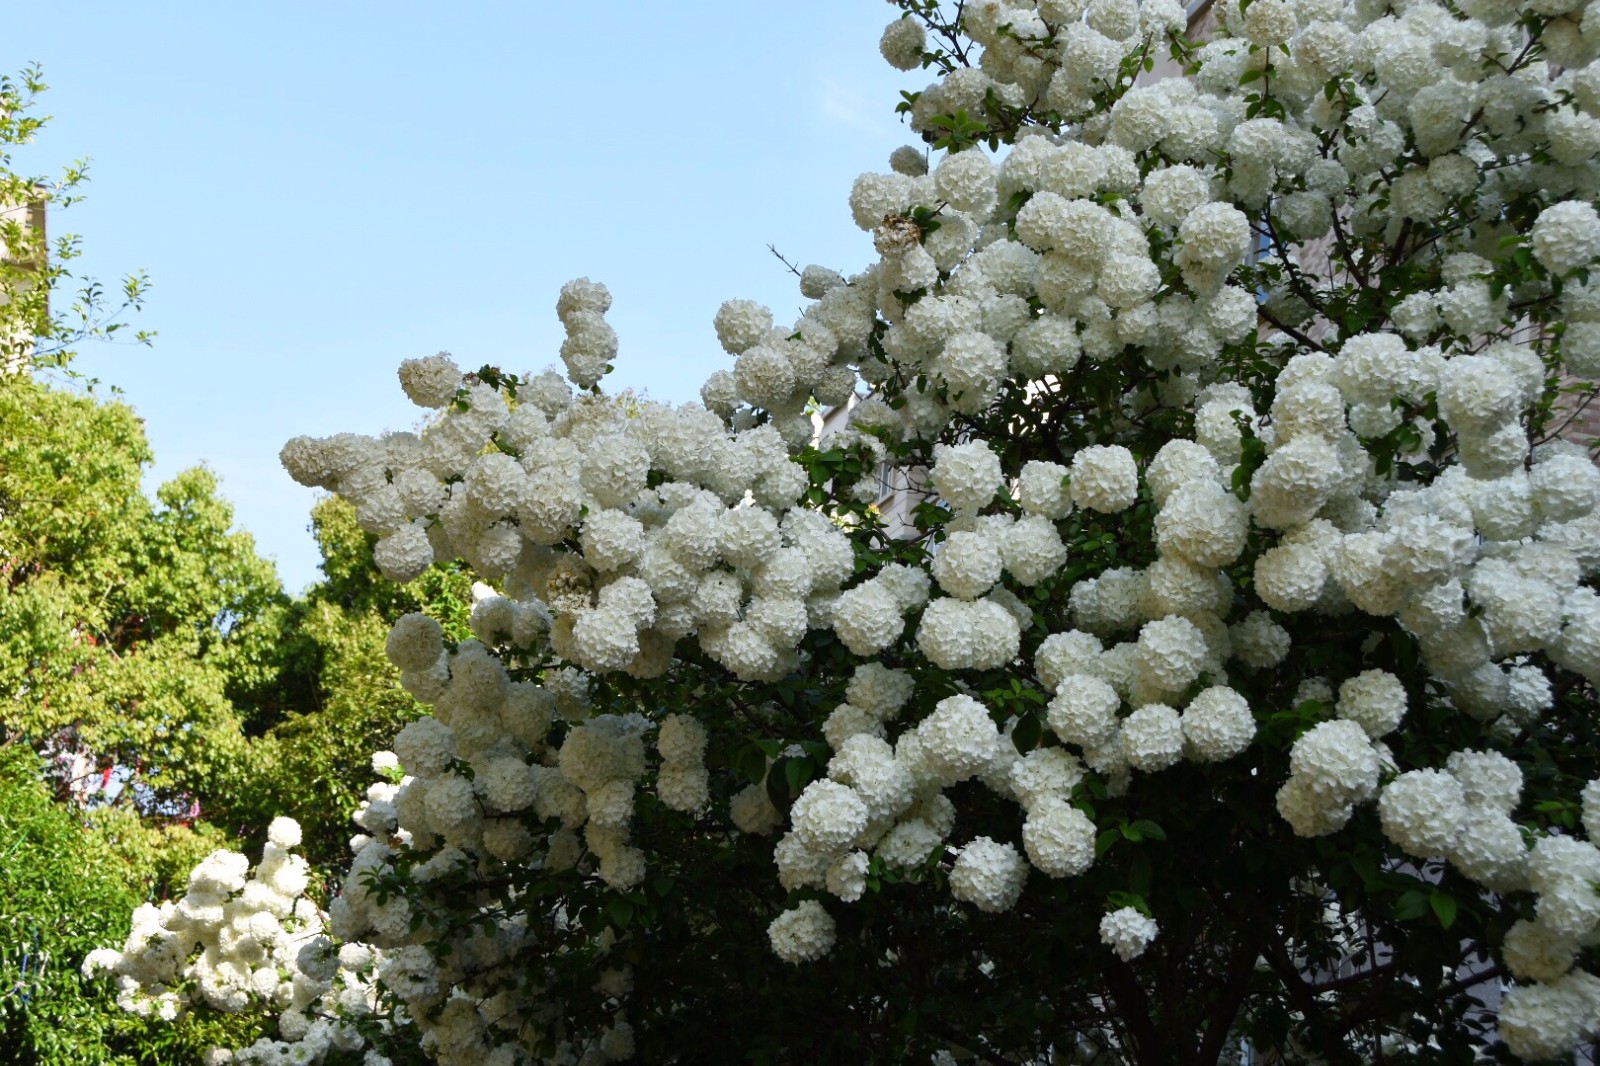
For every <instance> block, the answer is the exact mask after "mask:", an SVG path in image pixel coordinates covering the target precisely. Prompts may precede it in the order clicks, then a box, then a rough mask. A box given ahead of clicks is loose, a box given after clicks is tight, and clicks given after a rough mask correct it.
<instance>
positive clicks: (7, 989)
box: [0, 744, 244, 1066]
mask: <svg viewBox="0 0 1600 1066" xmlns="http://www.w3.org/2000/svg"><path fill="white" fill-rule="evenodd" d="M40 778H41V767H40V765H39V761H38V759H37V757H36V756H35V755H34V754H33V753H32V752H31V751H29V750H28V749H27V748H26V747H24V746H21V745H17V744H5V745H0V900H4V901H5V906H4V910H3V914H0V925H3V936H0V939H3V941H4V943H3V947H0V989H3V992H0V1058H4V1060H5V1061H7V1062H16V1063H24V1062H26V1063H37V1064H39V1066H67V1064H74V1066H75V1064H81V1063H86V1062H93V1063H108V1064H109V1063H119V1064H132V1063H147V1062H162V1063H179V1064H181V1063H198V1062H199V1061H200V1058H201V1055H202V1054H203V1053H204V1052H205V1051H206V1050H207V1049H208V1048H210V1047H212V1046H215V1045H216V1044H217V1043H219V1042H225V1041H236V1040H238V1039H239V1036H240V1034H241V1032H243V1031H244V1026H242V1025H241V1023H240V1020H239V1019H234V1018H223V1019H215V1018H212V1019H200V1018H196V1019H193V1020H190V1021H187V1022H185V1023H184V1024H182V1025H178V1026H174V1025H171V1024H163V1025H162V1026H160V1028H159V1029H157V1028H154V1027H152V1026H150V1025H149V1024H148V1023H146V1022H143V1021H141V1020H138V1019H133V1018H131V1017H130V1016H129V1015H127V1014H126V1013H124V1012H123V1011H121V1010H119V1009H117V1007H116V1006H115V1005H114V1004H113V1003H112V1002H110V1000H109V998H108V997H107V996H105V995H104V994H103V992H102V990H99V989H95V988H93V987H90V986H87V984H86V982H85V981H84V979H83V978H82V977H81V976H80V974H79V972H78V971H79V966H80V965H81V964H82V962H83V959H84V956H85V955H87V954H88V952H89V951H90V950H91V949H92V948H94V947H95V946H96V945H98V944H101V943H103V942H105V941H106V940H107V939H111V938H115V937H116V936H117V935H118V930H119V929H125V928H126V925H127V920H128V917H127V916H128V914H129V912H131V911H132V909H133V907H134V905H135V904H136V903H138V902H139V901H140V900H142V899H143V898H145V897H146V896H147V895H148V894H150V893H152V892H158V893H165V892H166V891H169V890H170V889H171V888H172V887H173V886H174V884H182V882H183V881H184V880H186V879H187V877H188V870H189V868H190V867H192V866H193V864H194V863H195V862H196V861H198V859H199V858H200V856H201V855H203V854H204V853H205V852H207V851H209V850H211V849H212V848H214V847H215V846H216V845H217V844H218V838H217V836H216V834H214V833H204V832H196V831H193V830H189V829H186V828H182V827H176V826H174V827H166V828H153V827H151V826H149V825H147V824H145V823H144V822H142V821H141V820H140V819H138V818H137V817H136V816H130V815H129V814H128V812H124V811H116V812H113V811H96V812H93V813H92V814H91V815H89V816H87V817H86V816H85V815H83V814H81V813H78V812H74V811H72V810H70V809H67V808H64V807H62V806H61V805H60V804H58V803H56V802H55V801H54V799H53V798H52V797H51V795H50V792H49V790H48V789H47V788H46V787H45V786H44V784H43V783H42V782H41V780H40Z"/></svg>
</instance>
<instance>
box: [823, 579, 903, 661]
mask: <svg viewBox="0 0 1600 1066" xmlns="http://www.w3.org/2000/svg"><path fill="white" fill-rule="evenodd" d="M904 629H905V618H904V616H903V615H902V613H901V607H900V603H899V601H898V600H896V599H895V597H894V595H893V594H892V593H891V592H890V591H889V589H888V587H887V586H886V585H885V584H884V583H883V582H881V581H877V580H873V581H866V582H863V583H862V584H860V585H857V586H856V587H855V588H853V589H847V590H845V591H844V592H843V593H841V594H840V595H839V598H838V599H837V600H835V601H834V605H833V630H834V632H835V633H837V634H838V635H839V639H840V640H841V641H843V642H844V646H845V647H847V648H849V649H850V652H851V654H853V655H875V654H877V653H878V652H880V651H882V650H883V649H884V648H887V647H888V646H889V645H890V644H892V643H894V641H895V640H896V639H898V638H899V636H900V634H901V632H902V631H903V630H904Z"/></svg>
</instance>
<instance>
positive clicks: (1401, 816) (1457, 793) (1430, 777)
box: [1378, 770, 1467, 859]
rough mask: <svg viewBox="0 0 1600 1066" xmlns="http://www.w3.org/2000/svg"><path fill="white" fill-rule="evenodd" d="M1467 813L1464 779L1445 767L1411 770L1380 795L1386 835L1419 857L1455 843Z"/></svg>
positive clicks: (1443, 850)
mask: <svg viewBox="0 0 1600 1066" xmlns="http://www.w3.org/2000/svg"><path fill="white" fill-rule="evenodd" d="M1466 817H1467V801H1466V795H1465V793H1464V792H1463V790H1462V788H1461V783H1460V782H1459V781H1457V780H1456V779H1455V778H1454V777H1452V776H1450V775H1449V774H1448V773H1446V772H1445V771H1443V770H1411V771H1408V772H1406V773H1403V774H1401V775H1400V776H1399V777H1397V778H1395V779H1394V780H1393V781H1391V782H1390V783H1389V785H1388V787H1386V788H1385V789H1384V790H1383V795H1382V796H1380V797H1379V799H1378V818H1379V821H1380V823H1381V824H1382V826H1383V835H1384V836H1386V837H1388V838H1389V839H1390V840H1392V841H1393V842H1394V843H1395V844H1397V845H1398V846H1399V847H1400V848H1401V849H1402V850H1404V851H1405V852H1407V853H1408V854H1411V855H1415V856H1416V857H1417V858H1419V859H1427V858H1433V857H1434V856H1437V855H1444V854H1446V853H1448V852H1449V851H1450V850H1451V849H1452V848H1453V847H1455V843H1456V838H1457V837H1458V836H1459V835H1460V833H1461V827H1462V825H1463V823H1464V822H1465V821H1466Z"/></svg>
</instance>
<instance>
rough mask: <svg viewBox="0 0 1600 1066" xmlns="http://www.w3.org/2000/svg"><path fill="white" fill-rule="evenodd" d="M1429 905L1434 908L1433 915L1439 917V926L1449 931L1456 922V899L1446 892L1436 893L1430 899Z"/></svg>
mask: <svg viewBox="0 0 1600 1066" xmlns="http://www.w3.org/2000/svg"><path fill="white" fill-rule="evenodd" d="M1428 905H1429V906H1431V907H1432V908H1433V913H1434V914H1435V915H1437V916H1438V918H1439V924H1440V925H1442V926H1444V928H1446V929H1448V928H1450V927H1451V926H1452V925H1454V924H1455V922H1456V898H1455V897H1454V896H1452V895H1449V894H1447V893H1444V892H1435V893H1434V894H1433V895H1431V896H1429V897H1428Z"/></svg>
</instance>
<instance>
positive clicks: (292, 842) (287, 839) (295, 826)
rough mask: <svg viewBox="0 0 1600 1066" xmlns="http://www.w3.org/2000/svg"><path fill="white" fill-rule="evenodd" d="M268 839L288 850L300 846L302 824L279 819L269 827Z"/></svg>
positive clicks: (290, 819) (273, 821)
mask: <svg viewBox="0 0 1600 1066" xmlns="http://www.w3.org/2000/svg"><path fill="white" fill-rule="evenodd" d="M267 839H268V840H270V841H272V843H274V844H276V845H277V846H278V847H280V848H283V849H285V850H288V849H289V848H294V847H298V846H299V845H300V823H299V822H297V821H295V820H294V819H293V818H286V817H282V816H280V817H277V818H274V819H273V820H272V824H271V825H269V826H268V827H267Z"/></svg>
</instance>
